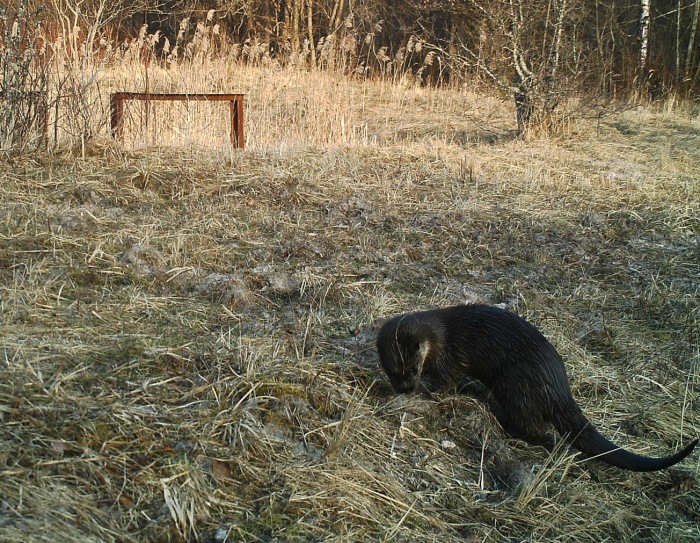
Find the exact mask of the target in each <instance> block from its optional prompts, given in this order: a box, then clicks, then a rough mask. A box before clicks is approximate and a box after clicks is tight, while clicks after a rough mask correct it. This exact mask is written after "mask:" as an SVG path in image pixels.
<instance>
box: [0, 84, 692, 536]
mask: <svg viewBox="0 0 700 543" xmlns="http://www.w3.org/2000/svg"><path fill="white" fill-rule="evenodd" d="M397 92H398V91H397ZM407 92H408V91H407ZM411 92H413V94H409V95H408V97H402V98H401V100H403V101H404V102H402V103H410V101H411V100H413V101H415V102H416V103H419V102H420V107H416V108H406V111H409V110H410V112H409V113H407V117H405V118H402V117H401V116H397V117H392V116H391V115H390V113H389V112H387V111H382V112H381V114H378V113H377V112H378V111H380V109H377V108H381V107H382V102H381V101H378V102H376V103H375V102H373V103H372V108H369V106H368V105H367V103H364V105H363V108H365V109H361V110H358V111H356V116H355V117H354V120H353V123H356V124H355V126H356V127H360V128H361V136H362V137H361V138H359V139H358V140H357V141H350V142H349V143H342V142H341V143H337V142H333V141H330V142H326V143H325V144H324V143H323V142H321V141H317V140H314V141H313V142H312V143H313V145H311V144H309V145H306V146H305V145H304V142H305V141H306V140H305V139H304V138H305V136H304V132H303V131H302V132H300V135H299V137H298V138H297V139H296V140H293V139H289V138H290V137H291V136H290V135H289V134H286V135H284V137H283V138H282V139H278V140H275V139H274V138H273V139H266V136H265V134H264V133H262V132H261V128H260V126H261V123H260V119H262V118H263V117H264V115H267V114H268V112H269V108H268V109H266V110H265V111H263V110H256V106H255V105H254V103H250V104H249V111H248V120H249V122H251V126H252V128H251V130H252V133H253V134H256V135H255V141H254V142H253V145H251V147H250V149H249V150H247V151H244V152H241V153H233V154H229V153H217V152H216V151H207V152H201V151H200V152H195V151H193V150H183V149H182V148H176V149H170V150H168V149H165V150H164V149H160V150H158V149H156V150H141V151H135V150H132V151H128V150H123V149H120V148H118V147H115V146H106V147H102V148H95V149H92V150H89V152H88V153H87V154H86V156H85V157H82V158H74V157H73V156H69V155H65V156H64V155H59V156H53V157H45V158H36V159H26V158H24V159H22V160H11V159H5V161H4V163H3V165H2V169H1V171H2V173H0V201H1V202H2V207H1V209H0V239H1V240H2V243H1V245H0V296H1V306H0V319H1V326H2V328H1V329H0V342H1V345H0V348H1V350H0V353H1V354H2V361H1V362H0V420H1V424H0V444H1V447H0V540H2V541H67V542H76V543H77V542H88V541H90V542H92V541H120V542H121V541H217V542H220V541H250V542H257V541H264V542H272V541H279V542H282V541H284V542H310V541H347V542H355V541H380V540H381V541H405V542H423V541H425V542H428V541H441V542H443V541H455V542H456V541H474V542H476V541H493V542H502V541H595V542H598V541H644V542H647V541H648V542H652V541H667V542H691V541H692V542H695V541H698V540H699V539H700V528H698V523H699V522H700V489H699V488H698V484H697V477H698V474H699V470H700V464H699V460H698V458H699V456H698V454H697V452H696V453H695V454H694V455H693V456H692V457H691V458H689V459H687V460H686V461H684V462H683V463H682V464H680V465H678V466H675V467H673V468H671V469H668V470H666V471H663V472H659V473H650V474H632V473H628V472H623V471H621V470H617V469H615V468H609V467H606V466H605V465H602V464H600V463H595V462H582V461H581V459H580V458H579V457H578V456H576V454H575V451H574V450H572V449H569V448H568V447H566V446H565V445H564V446H561V447H559V448H557V449H556V450H554V451H548V450H545V449H544V448H541V447H536V446H532V445H528V444H525V443H523V442H521V441H518V440H513V439H509V438H507V437H506V436H505V435H504V434H503V433H502V431H501V430H500V429H499V427H498V425H497V424H496V423H495V421H494V419H493V418H492V417H491V415H490V414H489V413H488V411H487V410H486V409H485V407H484V406H483V405H482V404H480V403H479V402H478V401H477V400H476V399H474V398H472V397H470V396H468V395H462V396H453V395H437V396H433V397H428V396H420V395H419V396H414V397H409V398H405V397H395V396H394V395H393V394H392V393H391V390H390V388H389V386H388V384H387V383H386V381H385V380H384V379H383V376H382V375H381V373H380V371H379V370H378V368H377V359H376V355H375V353H374V350H373V337H372V336H373V333H374V330H375V328H374V327H375V322H376V320H377V319H380V318H382V317H387V316H390V315H392V314H395V313H397V312H403V311H408V310H413V309H417V308H427V307H433V306H438V305H445V304H456V303H463V302H472V301H482V302H487V303H498V304H504V305H505V306H506V307H508V308H509V309H511V310H512V311H515V312H517V313H519V314H521V315H522V316H524V317H526V318H528V319H529V320H531V321H532V322H533V323H535V324H537V325H538V326H539V327H540V328H541V329H542V330H543V331H544V332H545V333H546V334H547V335H548V336H549V337H550V338H551V339H552V341H553V342H554V343H555V344H556V345H557V347H558V348H559V349H560V351H561V352H562V354H563V355H564V357H565V359H566V362H567V366H568V369H569V372H570V379H571V382H572V386H573V389H574V393H575V395H576V397H577V399H578V400H579V402H580V403H581V404H582V406H583V407H584V410H585V411H586V413H587V414H588V415H589V416H590V418H591V419H592V420H593V422H594V423H595V424H596V425H597V426H598V427H599V428H600V429H601V430H602V431H603V433H604V434H606V435H607V436H608V437H611V438H613V439H614V440H615V441H616V442H617V443H619V444H620V445H623V446H626V447H628V448H630V449H632V450H635V451H637V452H641V453H643V454H649V455H655V456H662V455H666V454H668V453H670V452H671V451H672V450H675V449H676V448H677V447H679V446H680V445H681V444H683V443H687V442H688V440H690V439H692V438H694V437H697V436H698V434H699V433H700V406H699V405H698V400H697V397H698V391H699V390H700V370H699V368H700V326H699V325H698V323H699V321H700V304H699V302H700V290H699V288H700V181H698V173H697V172H698V171H700V124H699V122H698V119H697V117H692V116H691V115H687V114H686V115H681V114H677V113H668V112H656V113H655V112H652V111H651V110H650V109H644V110H638V111H628V112H626V113H619V114H614V115H610V116H607V117H603V118H601V119H600V120H599V121H597V122H592V121H579V122H577V123H573V124H571V125H568V126H567V127H566V129H565V130H563V132H562V133H561V134H555V135H549V136H546V137H545V136H542V137H535V136H533V137H530V138H526V139H513V138H512V137H509V133H508V131H507V127H506V128H503V130H500V131H499V129H498V128H494V129H493V130H490V129H489V130H485V129H484V126H488V127H494V126H495V127H499V126H505V125H504V124H499V123H498V122H494V120H493V119H494V115H496V117H497V118H504V119H505V118H506V115H507V110H503V111H501V112H499V109H498V108H499V107H506V106H499V104H498V103H497V102H493V101H491V102H488V101H485V102H482V105H483V104H484V103H485V104H487V105H488V107H486V110H488V111H486V110H485V109H483V108H482V109H479V104H478V102H475V101H473V100H474V98H473V97H469V96H466V95H459V97H457V98H454V100H447V99H439V98H434V97H432V98H426V97H425V96H426V95H425V93H426V92H427V91H425V90H414V91H411ZM456 100H457V101H458V100H464V103H462V104H461V105H460V104H459V103H457V104H456V105H455V104H454V102H455V101H456ZM484 100H486V99H484ZM467 102H469V104H467ZM290 103H292V104H296V103H297V101H296V100H294V99H290ZM447 105H449V107H450V108H455V109H459V108H460V107H462V108H463V110H464V111H467V110H469V111H470V113H469V115H467V116H466V120H465V121H464V125H462V126H456V125H454V126H453V125H452V124H450V123H453V122H456V121H453V120H450V122H449V123H447V122H446V121H445V119H446V118H448V119H456V113H455V110H454V109H451V110H450V111H449V112H447V111H445V112H443V110H442V109H441V108H442V107H447ZM470 107H471V109H469V108H470ZM370 109H371V114H369V113H367V111H369V110H370ZM480 111H481V112H482V113H484V116H483V117H478V115H479V112H480ZM363 112H364V114H366V115H367V118H366V120H363V118H362V114H363ZM494 112H495V113H494ZM443 113H444V116H442V117H441V115H442V114H443ZM278 114H281V115H282V114H284V110H283V109H279V110H278ZM256 115H258V117H256ZM294 115H297V113H294ZM498 115H501V116H502V117H498ZM256 119H258V121H259V122H258V125H257V126H258V128H255V126H256V125H255V123H256ZM377 119H384V120H385V122H383V123H378V122H377ZM373 123H374V124H373ZM255 130H258V132H255ZM358 130H359V129H358ZM342 131H343V130H340V132H342ZM487 132H488V134H487ZM275 133H276V134H277V133H278V132H275ZM487 136H488V137H487ZM314 137H317V135H314Z"/></svg>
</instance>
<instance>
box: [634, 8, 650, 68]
mask: <svg viewBox="0 0 700 543" xmlns="http://www.w3.org/2000/svg"><path fill="white" fill-rule="evenodd" d="M640 7H641V15H640V16H639V58H638V60H637V72H638V74H639V76H641V77H643V78H646V74H647V64H648V63H649V27H650V25H651V17H650V13H651V0H640Z"/></svg>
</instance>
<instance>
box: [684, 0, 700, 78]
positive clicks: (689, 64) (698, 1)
mask: <svg viewBox="0 0 700 543" xmlns="http://www.w3.org/2000/svg"><path fill="white" fill-rule="evenodd" d="M699 19H700V0H695V2H694V5H693V21H692V23H691V25H690V40H689V41H688V53H687V54H686V56H685V70H684V71H683V79H685V80H686V81H689V80H690V79H691V73H690V72H691V70H692V69H693V64H694V61H695V52H696V51H697V50H698V46H697V41H698V20H699Z"/></svg>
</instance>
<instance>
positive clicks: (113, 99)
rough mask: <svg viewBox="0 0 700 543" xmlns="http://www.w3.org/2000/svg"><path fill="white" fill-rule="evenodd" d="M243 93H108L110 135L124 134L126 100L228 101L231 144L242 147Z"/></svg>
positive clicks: (115, 136)
mask: <svg viewBox="0 0 700 543" xmlns="http://www.w3.org/2000/svg"><path fill="white" fill-rule="evenodd" d="M244 96H245V94H212V93H196V94H184V93H183V94H180V93H153V92H114V93H112V94H111V95H110V98H109V106H110V124H111V128H112V137H113V138H115V139H120V140H121V139H122V138H123V136H124V122H123V117H124V102H126V101H127V100H142V101H146V102H148V101H151V100H154V101H155V100H159V101H167V100H170V101H180V102H189V101H196V102H229V111H230V114H231V145H233V146H234V147H238V148H239V149H243V147H244V144H245V142H244V137H243V98H244Z"/></svg>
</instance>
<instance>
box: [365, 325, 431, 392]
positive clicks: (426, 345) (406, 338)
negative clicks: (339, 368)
mask: <svg viewBox="0 0 700 543" xmlns="http://www.w3.org/2000/svg"><path fill="white" fill-rule="evenodd" d="M377 350H378V351H379V361H380V363H381V365H382V368H383V369H384V371H385V372H386V374H387V376H388V377H389V380H390V381H391V386H392V387H393V388H394V391H395V392H399V393H402V394H405V393H409V392H414V391H415V390H416V389H417V388H418V384H419V383H420V377H421V373H422V371H423V364H424V363H425V359H426V357H427V356H428V352H429V351H430V340H429V338H428V337H427V335H426V330H425V326H421V324H420V322H419V321H418V319H417V318H416V317H415V316H413V315H399V316H398V317H394V318H393V319H391V320H389V321H387V322H386V323H385V324H384V326H382V328H381V329H380V330H379V335H378V336H377Z"/></svg>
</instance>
